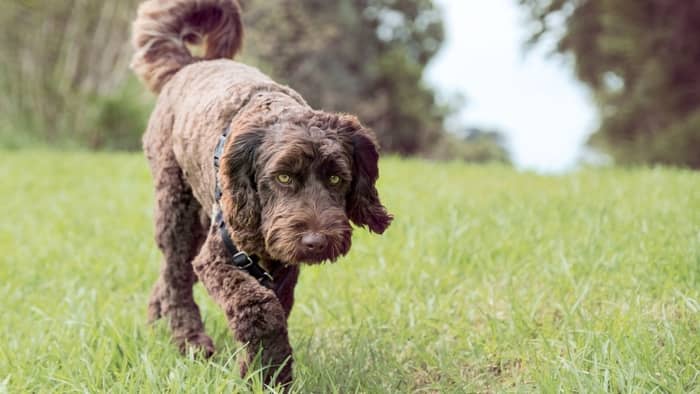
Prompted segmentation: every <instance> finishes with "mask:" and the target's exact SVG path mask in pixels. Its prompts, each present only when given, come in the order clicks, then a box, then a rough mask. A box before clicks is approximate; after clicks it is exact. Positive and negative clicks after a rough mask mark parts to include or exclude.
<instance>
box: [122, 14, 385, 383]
mask: <svg viewBox="0 0 700 394" xmlns="http://www.w3.org/2000/svg"><path fill="white" fill-rule="evenodd" d="M242 30H243V29H242V26H241V19H240V7H239V5H238V3H237V2H236V0H149V1H146V2H144V3H142V4H141V6H140V8H139V10H138V16H137V18H136V20H135V22H134V26H133V44H134V46H135V48H136V53H135V55H134V58H133V61H132V64H131V66H132V68H133V70H134V71H135V73H136V74H137V75H138V76H139V77H140V78H141V79H142V80H143V82H144V83H145V84H146V85H147V86H148V88H149V89H150V90H152V91H153V92H155V93H157V94H159V97H158V101H157V105H156V107H155V110H154V111H153V114H152V115H151V118H150V121H149V124H148V129H147V130H146V133H145V135H144V138H143V143H144V150H145V153H146V156H147V158H148V161H149V164H150V167H151V172H152V174H153V178H154V184H155V231H156V241H157V244H158V246H159V248H160V249H161V251H162V252H163V255H164V263H163V267H162V270H161V274H160V277H159V278H158V280H157V282H156V284H155V286H154V288H153V293H152V296H151V299H150V302H149V306H148V311H149V318H150V319H152V320H155V319H158V318H160V317H166V318H167V319H168V320H169V322H170V327H171V329H172V334H173V340H174V342H175V343H176V344H177V345H178V346H179V348H180V349H181V350H182V351H186V350H187V349H192V350H194V351H197V352H201V353H203V354H205V355H207V356H209V355H211V354H212V353H213V352H214V345H213V343H212V340H211V338H210V337H209V336H207V334H206V333H205V330H204V325H203V323H202V319H201V316H200V312H199V308H198V307H197V304H196V303H195V301H194V298H193V296H192V286H193V285H194V283H195V282H196V281H197V280H200V281H201V282H202V284H203V285H204V287H205V288H206V290H207V291H208V293H209V294H210V295H211V297H212V298H213V299H214V300H215V301H216V302H217V303H218V305H219V306H220V307H221V308H222V309H223V310H224V312H225V314H226V317H227V319H228V322H229V326H230V328H231V330H232V332H233V334H234V336H235V338H236V339H237V340H238V341H240V342H243V343H245V344H247V346H248V348H247V349H248V351H247V354H248V355H247V357H246V359H245V360H243V362H242V364H241V372H242V373H245V372H246V369H247V367H248V365H249V363H250V362H251V360H252V357H253V356H255V354H256V352H258V351H259V352H260V354H261V358H262V362H263V363H264V364H265V365H269V366H271V367H272V368H269V371H270V372H268V373H267V374H266V379H267V380H268V381H269V380H270V379H271V377H272V374H273V373H274V372H275V371H277V372H279V374H278V376H277V381H276V382H277V383H282V384H286V383H288V382H290V381H291V379H292V357H291V354H292V349H291V347H290V345H289V339H288V335H287V317H288V316H289V313H290V310H291V308H292V304H293V302H294V287H295V285H296V282H297V278H298V276H299V265H300V264H301V263H310V264H313V263H320V262H323V261H335V260H336V259H337V258H338V257H340V256H343V255H345V254H346V253H347V252H348V250H349V249H350V240H351V234H352V227H351V225H350V222H352V223H354V224H355V225H358V226H361V227H365V226H366V227H367V228H368V229H369V230H370V231H372V232H375V233H382V232H384V230H385V229H386V228H387V227H388V226H389V224H390V223H391V220H392V216H391V215H390V214H388V213H387V210H386V209H385V208H384V206H382V204H381V202H380V200H379V196H378V194H377V190H376V188H375V182H376V180H377V178H378V175H379V174H378V168H377V159H378V147H377V142H376V137H375V135H374V134H373V133H372V131H370V130H368V129H366V128H365V127H363V126H362V125H361V124H360V122H359V121H358V120H357V118H355V117H354V116H351V115H346V114H337V113H327V112H323V111H317V110H314V109H312V108H310V107H309V105H308V104H307V103H306V102H305V101H304V99H303V98H302V97H301V96H300V95H299V94H298V93H296V92H295V91H294V90H292V89H290V88H288V87H286V86H283V85H280V84H278V83H275V82H274V81H272V80H271V79H270V78H269V77H267V76H266V75H264V74H262V73H261V72H260V71H258V70H257V69H255V68H252V67H249V66H246V65H244V64H240V63H237V62H234V61H233V60H230V59H231V58H232V57H233V55H234V54H235V53H236V51H237V50H238V49H239V47H240V45H241V39H242ZM200 44H201V45H202V46H203V55H202V56H201V57H196V56H194V55H192V54H191V52H190V50H189V49H188V45H200Z"/></svg>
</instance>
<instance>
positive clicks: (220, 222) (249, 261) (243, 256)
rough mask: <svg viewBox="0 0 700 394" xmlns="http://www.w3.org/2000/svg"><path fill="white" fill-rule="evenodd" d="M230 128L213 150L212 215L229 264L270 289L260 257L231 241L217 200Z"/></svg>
mask: <svg viewBox="0 0 700 394" xmlns="http://www.w3.org/2000/svg"><path fill="white" fill-rule="evenodd" d="M229 132H230V129H229V127H228V126H227V127H226V128H225V129H224V132H223V133H222V134H221V137H219V143H218V144H217V145H216V149H215V150H214V169H215V171H216V175H215V179H216V187H215V188H214V197H215V199H216V216H215V217H214V223H215V225H216V226H217V227H218V228H219V234H220V235H221V239H222V240H223V242H224V246H225V247H226V249H227V250H228V252H229V253H230V254H231V260H230V264H231V265H233V266H234V267H236V268H238V269H240V270H243V271H245V272H247V273H248V274H250V275H251V276H252V277H253V278H255V279H257V280H258V282H260V284H261V285H263V286H265V287H267V288H269V289H272V288H273V284H274V278H273V277H272V275H270V273H269V272H267V271H265V269H264V268H263V267H261V266H260V264H258V263H259V262H260V257H259V256H257V255H248V253H246V252H244V251H242V250H238V248H237V247H236V244H235V243H233V240H232V239H231V234H229V232H228V228H226V223H224V214H223V212H222V210H221V205H220V204H219V200H221V196H222V194H223V192H222V191H221V184H220V183H219V168H220V166H221V156H222V155H223V153H224V146H225V145H226V140H228V136H229Z"/></svg>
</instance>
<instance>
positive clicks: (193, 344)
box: [175, 332, 216, 358]
mask: <svg viewBox="0 0 700 394" xmlns="http://www.w3.org/2000/svg"><path fill="white" fill-rule="evenodd" d="M175 341H176V342H177V345H178V348H179V349H180V352H182V353H183V354H189V353H193V354H194V355H196V356H203V357H204V358H209V357H211V356H212V355H214V352H216V348H215V347H214V341H212V340H211V338H210V337H209V335H207V334H205V333H203V332H197V333H194V334H190V335H188V336H186V337H179V338H175Z"/></svg>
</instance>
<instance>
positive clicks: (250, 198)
mask: <svg viewBox="0 0 700 394" xmlns="http://www.w3.org/2000/svg"><path fill="white" fill-rule="evenodd" d="M229 138H232V139H233V140H232V141H229V143H230V146H229V147H228V148H227V149H226V150H225V154H224V155H223V157H222V160H221V189H222V196H221V206H222V208H223V211H224V215H225V217H226V218H227V219H228V220H227V221H228V224H229V225H230V226H231V227H232V229H233V232H234V233H235V234H234V238H239V239H240V242H244V243H247V242H248V241H249V242H256V241H259V239H258V238H259V237H260V235H259V229H260V212H261V205H260V199H259V198H258V192H257V186H256V183H255V182H256V180H255V162H256V158H257V154H258V148H259V147H260V145H261V144H262V140H263V132H262V131H261V130H255V129H252V130H245V131H242V132H240V133H236V132H234V133H233V135H231V137H229Z"/></svg>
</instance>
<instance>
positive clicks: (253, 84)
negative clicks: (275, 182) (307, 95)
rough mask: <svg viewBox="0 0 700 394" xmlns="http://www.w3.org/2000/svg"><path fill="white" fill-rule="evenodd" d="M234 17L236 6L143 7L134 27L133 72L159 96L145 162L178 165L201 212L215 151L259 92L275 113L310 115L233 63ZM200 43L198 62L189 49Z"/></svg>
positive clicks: (222, 2)
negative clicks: (271, 98) (271, 95)
mask: <svg viewBox="0 0 700 394" xmlns="http://www.w3.org/2000/svg"><path fill="white" fill-rule="evenodd" d="M240 13H241V12H240V7H239V5H238V3H237V2H236V1H235V0H148V1H146V2H144V3H142V4H141V6H140V7H139V11H138V16H137V19H136V21H135V22H134V25H133V44H134V46H135V48H136V52H135V54H134V57H133V59H132V63H131V67H132V69H133V70H134V72H135V73H136V74H137V75H138V76H139V77H140V78H141V80H143V82H144V83H145V84H146V86H148V88H149V89H150V90H151V91H153V92H154V93H157V94H159V97H158V101H157V103H156V108H155V109H154V111H153V114H152V115H151V119H150V121H149V125H148V129H147V130H146V133H145V135H144V150H145V152H146V155H147V157H148V159H149V162H151V163H154V162H160V163H162V162H163V161H164V159H162V158H159V156H163V155H169V156H172V157H173V158H174V159H176V161H177V165H178V166H179V167H180V168H182V170H184V172H185V177H187V178H188V181H189V184H190V187H191V188H192V189H193V190H194V194H195V196H196V197H197V199H198V200H199V202H200V203H201V204H202V205H204V206H210V205H211V203H212V201H213V194H212V193H213V192H212V191H213V184H214V173H215V171H214V168H213V164H212V160H211V155H212V154H213V148H214V146H215V145H216V143H217V141H218V139H219V136H220V135H221V132H222V131H223V129H224V128H226V127H227V126H228V125H229V124H230V122H231V121H232V119H233V117H234V116H235V115H236V114H237V113H238V112H239V111H240V110H241V109H242V108H243V107H244V106H246V105H248V106H250V105H251V104H255V101H256V100H255V98H254V97H253V96H254V95H255V94H256V93H257V92H278V93H279V94H278V95H277V97H278V99H277V100H276V101H278V104H279V106H281V107H284V108H287V109H288V108H293V107H302V108H304V109H308V106H307V104H306V102H305V101H304V100H303V98H301V96H300V95H299V94H297V93H296V92H295V91H293V90H292V89H290V88H288V87H286V86H282V85H279V84H277V83H275V82H274V81H273V80H272V79H270V78H269V77H268V76H266V75H265V74H263V73H262V72H260V71H259V70H257V69H256V68H253V67H250V66H247V65H244V64H241V63H238V62H235V61H233V60H231V58H232V57H233V56H234V55H235V54H236V52H237V51H238V49H239V48H240V46H241V39H242V35H243V28H242V26H241V19H240ZM199 44H202V45H203V46H204V55H203V56H202V57H196V56H194V55H192V54H191V52H190V50H189V48H188V45H199Z"/></svg>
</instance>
